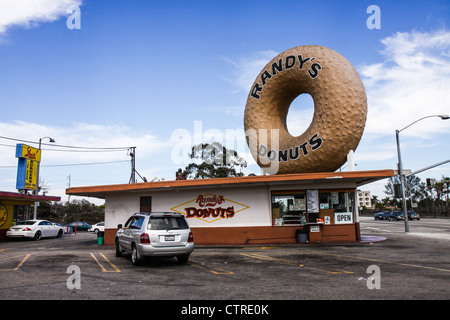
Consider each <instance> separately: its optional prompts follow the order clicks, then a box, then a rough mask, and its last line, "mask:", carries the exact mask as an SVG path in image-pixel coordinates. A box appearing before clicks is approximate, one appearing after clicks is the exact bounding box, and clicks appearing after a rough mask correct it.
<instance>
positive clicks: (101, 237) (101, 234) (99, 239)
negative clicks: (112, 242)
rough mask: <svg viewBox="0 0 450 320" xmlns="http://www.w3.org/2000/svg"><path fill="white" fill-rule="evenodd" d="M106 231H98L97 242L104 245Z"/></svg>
mask: <svg viewBox="0 0 450 320" xmlns="http://www.w3.org/2000/svg"><path fill="white" fill-rule="evenodd" d="M104 237H105V232H104V231H99V232H97V244H98V245H102V244H103V243H104Z"/></svg>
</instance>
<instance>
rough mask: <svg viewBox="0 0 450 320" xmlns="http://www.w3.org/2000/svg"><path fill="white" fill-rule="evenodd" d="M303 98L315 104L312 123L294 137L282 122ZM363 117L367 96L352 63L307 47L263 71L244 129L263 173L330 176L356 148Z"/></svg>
mask: <svg viewBox="0 0 450 320" xmlns="http://www.w3.org/2000/svg"><path fill="white" fill-rule="evenodd" d="M304 93H306V94H310V95H311V97H312V98H313V100H314V115H313V120H312V122H311V124H310V125H309V127H308V128H307V129H306V131H305V132H304V133H303V134H301V135H300V136H298V137H294V136H292V135H291V134H289V132H288V129H287V125H286V118H287V114H288V110H289V106H290V105H291V103H292V101H293V100H294V99H295V98H296V97H298V96H299V95H301V94H304ZM366 115H367V98H366V92H365V89H364V86H363V83H362V81H361V79H360V77H359V75H358V73H357V71H356V70H355V68H354V67H353V66H352V65H351V63H350V62H349V61H348V60H347V59H345V58H344V57H343V56H342V55H340V54H339V53H337V52H336V51H333V50H331V49H328V48H325V47H322V46H312V45H308V46H299V47H295V48H292V49H289V50H286V51H285V52H283V53H281V54H279V55H278V56H276V57H275V58H273V59H272V60H271V61H270V62H269V63H268V64H267V65H266V66H265V67H264V68H263V69H262V71H261V72H260V73H259V75H258V76H257V77H256V80H255V82H254V83H253V85H252V87H251V89H250V92H249V95H248V98H247V104H246V107H245V114H244V127H245V130H246V134H247V142H248V144H249V148H250V151H251V153H252V155H253V157H254V159H255V160H256V161H257V163H258V164H259V165H260V166H261V168H263V169H264V170H265V171H266V172H268V173H271V174H276V173H307V172H333V171H335V170H337V169H339V168H340V167H341V166H342V165H343V164H344V163H345V162H346V159H347V154H348V152H349V151H350V150H355V149H356V147H357V146H358V144H359V141H360V139H361V136H362V133H363V131H364V126H365V122H366Z"/></svg>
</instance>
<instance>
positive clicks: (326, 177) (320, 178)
mask: <svg viewBox="0 0 450 320" xmlns="http://www.w3.org/2000/svg"><path fill="white" fill-rule="evenodd" d="M392 176H394V170H390V169H386V170H371V171H345V172H317V173H291V174H277V175H263V176H246V177H227V178H212V179H192V180H170V181H156V182H142V183H127V184H114V185H103V186H87V187H72V188H68V189H66V194H68V195H74V196H87V197H95V198H100V199H105V197H106V195H107V194H111V193H115V192H127V191H130V192H131V191H133V192H139V191H142V192H145V191H163V190H171V189H175V190H180V189H195V188H197V189H199V188H203V187H243V186H249V187H251V186H258V185H289V184H293V183H302V184H306V183H323V182H329V181H331V180H333V181H336V182H337V181H346V182H350V183H354V184H355V185H356V186H357V187H359V186H362V185H365V184H368V183H372V182H375V181H378V180H382V179H385V178H389V177H392Z"/></svg>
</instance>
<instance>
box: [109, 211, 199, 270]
mask: <svg viewBox="0 0 450 320" xmlns="http://www.w3.org/2000/svg"><path fill="white" fill-rule="evenodd" d="M118 229H119V230H118V231H117V233H116V237H115V242H116V257H121V256H122V252H124V251H126V252H130V253H131V262H132V263H133V265H140V264H141V263H142V260H143V259H144V258H145V257H151V256H166V257H167V256H176V257H177V260H178V262H179V263H181V264H185V263H187V262H188V260H189V255H190V254H191V253H192V251H193V250H194V237H193V234H192V232H191V229H190V228H189V225H188V224H187V222H186V219H185V218H184V216H183V215H182V214H179V213H174V212H139V213H135V214H134V215H133V216H131V217H130V219H128V221H127V222H126V223H125V226H124V227H123V228H122V225H121V224H119V225H118Z"/></svg>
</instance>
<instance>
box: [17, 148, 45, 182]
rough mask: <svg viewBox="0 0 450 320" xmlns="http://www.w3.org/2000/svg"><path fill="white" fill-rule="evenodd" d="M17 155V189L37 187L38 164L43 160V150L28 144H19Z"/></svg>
mask: <svg viewBox="0 0 450 320" xmlns="http://www.w3.org/2000/svg"><path fill="white" fill-rule="evenodd" d="M16 157H17V158H19V164H18V167H17V181H16V189H18V190H23V189H28V190H34V189H36V187H37V171H38V164H39V162H40V161H41V150H40V149H36V148H33V147H30V146H27V145H26V144H17V145H16Z"/></svg>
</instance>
